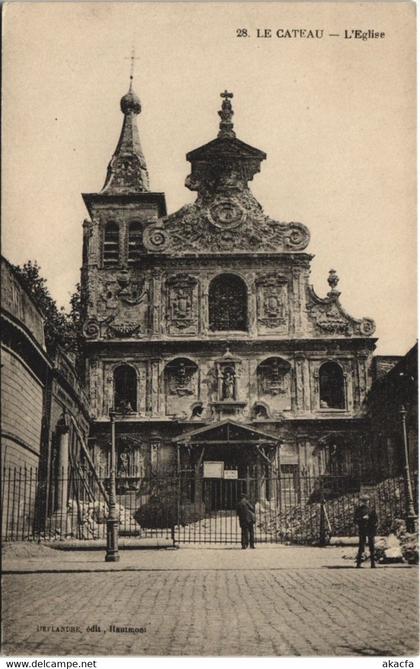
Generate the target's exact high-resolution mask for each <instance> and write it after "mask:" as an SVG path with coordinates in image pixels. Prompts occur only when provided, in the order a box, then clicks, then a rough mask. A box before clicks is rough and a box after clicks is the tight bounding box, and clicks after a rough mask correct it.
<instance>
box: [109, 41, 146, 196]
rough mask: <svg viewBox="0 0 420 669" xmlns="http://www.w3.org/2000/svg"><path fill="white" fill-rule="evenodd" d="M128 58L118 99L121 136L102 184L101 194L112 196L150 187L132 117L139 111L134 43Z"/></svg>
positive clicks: (142, 191)
mask: <svg viewBox="0 0 420 669" xmlns="http://www.w3.org/2000/svg"><path fill="white" fill-rule="evenodd" d="M130 60H131V64H130V85H129V89H128V93H126V94H125V95H123V97H122V98H121V101H120V107H121V111H122V113H123V114H124V120H123V125H122V129H121V135H120V138H119V140H118V144H117V148H116V149H115V152H114V155H113V156H112V158H111V161H110V163H109V165H108V171H107V175H106V179H105V184H104V187H103V188H102V192H103V193H105V192H106V193H110V194H115V195H117V194H124V193H144V192H147V191H149V190H150V187H149V174H148V172H147V165H146V161H145V158H144V155H143V150H142V148H141V143H140V136H139V131H138V127H137V120H136V116H138V115H139V114H140V113H141V102H140V98H139V97H138V95H136V93H135V92H134V89H133V78H134V61H135V60H136V56H135V51H134V46H133V48H132V52H131V56H130Z"/></svg>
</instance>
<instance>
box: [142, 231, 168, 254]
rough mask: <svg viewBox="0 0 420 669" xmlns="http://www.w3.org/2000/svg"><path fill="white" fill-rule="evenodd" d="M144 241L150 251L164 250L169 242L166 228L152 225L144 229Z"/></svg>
mask: <svg viewBox="0 0 420 669" xmlns="http://www.w3.org/2000/svg"><path fill="white" fill-rule="evenodd" d="M143 243H144V245H145V247H146V249H147V250H148V251H155V252H156V251H164V250H165V249H166V247H167V246H168V243H169V239H168V235H167V232H166V230H164V229H163V228H161V227H158V226H155V225H150V226H149V227H147V228H146V230H145V231H144V235H143Z"/></svg>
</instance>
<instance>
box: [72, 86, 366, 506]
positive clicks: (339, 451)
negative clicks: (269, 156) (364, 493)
mask: <svg viewBox="0 0 420 669" xmlns="http://www.w3.org/2000/svg"><path fill="white" fill-rule="evenodd" d="M221 97H222V103H221V109H220V111H219V112H218V113H219V117H220V122H219V130H218V134H217V137H216V138H215V139H214V140H213V141H211V142H209V143H207V144H205V145H204V146H200V147H199V148H197V149H195V150H192V151H190V152H189V153H188V154H187V161H188V162H189V163H190V165H191V171H190V174H189V176H188V177H187V179H186V187H187V188H188V189H190V190H192V191H194V192H195V193H196V200H195V202H194V203H192V204H188V205H186V206H184V207H182V208H181V209H180V210H179V211H176V212H175V213H172V214H170V215H168V214H167V211H166V204H165V196H164V194H163V193H157V192H153V191H151V190H150V186H149V176H148V172H147V166H146V161H145V158H144V155H143V152H142V148H141V143H140V138H139V132H138V127H137V117H138V115H139V114H140V112H141V104H140V101H139V98H138V97H137V95H136V94H135V93H134V91H133V90H132V87H131V86H130V90H129V92H128V93H127V94H126V95H125V96H124V97H123V98H122V99H121V111H122V113H123V126H122V131H121V135H120V139H119V142H118V145H117V148H116V150H115V153H114V155H113V157H112V159H111V162H110V164H109V166H108V171H107V175H106V180H105V184H104V187H103V188H102V190H101V191H100V192H98V193H89V194H84V195H83V198H84V202H85V204H86V207H87V210H88V212H89V218H88V219H87V220H86V221H85V222H84V242H83V268H82V294H83V298H84V302H85V305H86V307H85V319H84V327H83V337H84V348H85V362H86V379H87V385H88V391H89V395H90V409H91V419H92V427H91V437H90V441H89V445H90V451H91V457H92V459H93V461H94V463H95V466H96V467H101V466H106V464H107V462H108V461H109V451H110V441H111V436H110V419H109V412H110V410H115V411H116V412H117V414H116V419H117V451H118V454H117V455H118V468H119V471H125V472H126V473H127V472H130V471H131V472H133V475H134V474H135V475H136V476H137V475H142V473H143V474H146V473H147V472H159V471H177V470H179V469H180V468H181V469H184V468H187V469H190V470H192V471H194V472H195V475H196V476H197V477H198V478H203V477H204V478H205V477H206V476H212V477H214V476H216V477H219V478H220V479H221V480H223V478H224V476H225V475H226V477H227V478H228V477H236V476H237V477H238V478H244V477H245V476H246V472H249V470H250V468H251V469H253V471H257V472H261V471H265V472H267V471H272V472H275V473H280V474H281V473H284V474H288V475H291V476H292V477H293V476H295V475H296V476H297V477H298V476H299V475H302V474H308V475H309V474H319V473H322V472H330V473H334V474H340V475H349V476H350V475H353V474H357V475H361V476H362V478H363V467H364V465H363V462H364V459H363V454H364V450H365V448H366V445H367V439H368V423H367V421H366V418H365V410H364V407H365V400H366V396H367V393H368V390H369V387H370V366H371V359H372V354H373V351H374V349H375V341H376V340H375V338H374V337H373V334H374V331H375V325H374V322H373V321H372V320H371V319H369V318H359V319H357V318H353V317H351V316H350V315H348V314H347V313H346V312H345V310H344V309H343V307H342V306H341V303H340V292H339V291H338V288H337V284H338V281H339V278H338V276H337V273H336V272H335V270H331V271H330V272H329V276H328V277H327V281H328V288H327V287H326V295H325V296H324V297H319V296H318V295H316V294H315V292H314V290H313V288H312V287H311V285H310V268H311V262H312V260H313V256H312V255H311V254H310V253H309V252H308V251H307V247H308V245H309V241H310V233H309V230H308V228H307V227H306V226H305V225H303V224H302V223H297V222H281V221H278V220H275V219H272V218H270V217H269V216H268V215H266V214H265V213H264V211H263V208H262V206H261V204H260V203H259V202H258V201H257V200H256V198H255V197H254V195H253V194H252V191H251V189H250V182H251V181H252V180H253V178H254V177H255V175H257V174H258V173H259V172H260V169H261V166H262V163H263V162H264V160H265V159H266V154H265V153H264V152H263V151H261V150H259V149H256V148H254V147H252V146H250V145H248V144H246V143H244V142H243V141H241V140H240V139H238V138H237V137H236V134H235V131H234V126H233V113H234V112H233V108H232V97H233V96H232V94H230V93H228V92H225V93H223V94H222V95H221ZM197 139H198V140H199V138H197ZM258 178H262V177H258ZM235 472H236V473H235ZM227 473H229V474H227ZM196 494H199V492H198V493H196Z"/></svg>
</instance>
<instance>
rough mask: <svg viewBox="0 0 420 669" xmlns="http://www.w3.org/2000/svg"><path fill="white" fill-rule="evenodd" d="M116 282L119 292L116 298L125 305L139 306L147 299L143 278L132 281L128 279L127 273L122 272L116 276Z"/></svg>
mask: <svg viewBox="0 0 420 669" xmlns="http://www.w3.org/2000/svg"><path fill="white" fill-rule="evenodd" d="M117 281H118V285H119V290H118V291H117V293H116V296H117V297H118V298H119V299H120V300H121V301H122V302H124V303H125V304H130V305H135V304H140V303H141V302H142V301H143V300H144V299H146V298H147V290H146V288H145V285H146V281H145V279H144V278H140V279H134V280H133V279H131V278H130V275H129V274H128V272H122V273H121V274H119V275H118V276H117Z"/></svg>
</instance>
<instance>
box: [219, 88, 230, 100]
mask: <svg viewBox="0 0 420 669" xmlns="http://www.w3.org/2000/svg"><path fill="white" fill-rule="evenodd" d="M220 97H221V98H225V100H227V99H228V98H233V93H229V92H228V91H227V90H226V89H225V91H224V93H220Z"/></svg>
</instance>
